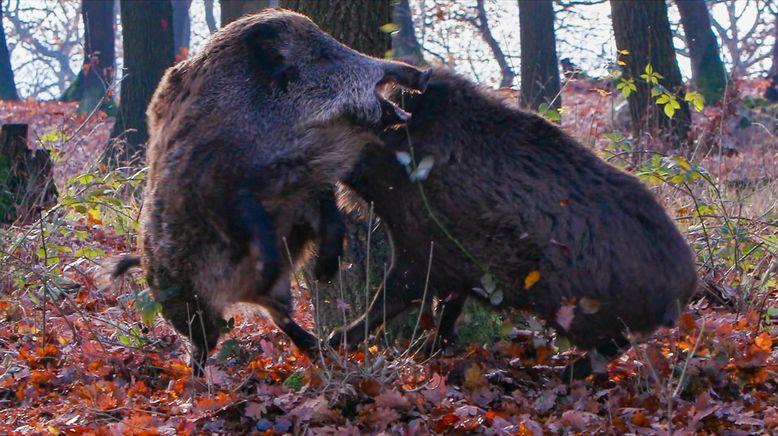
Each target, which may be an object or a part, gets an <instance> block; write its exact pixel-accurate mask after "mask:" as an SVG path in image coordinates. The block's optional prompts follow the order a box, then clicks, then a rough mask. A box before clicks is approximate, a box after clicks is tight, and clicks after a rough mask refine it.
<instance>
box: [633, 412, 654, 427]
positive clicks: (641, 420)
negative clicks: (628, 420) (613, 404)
mask: <svg viewBox="0 0 778 436" xmlns="http://www.w3.org/2000/svg"><path fill="white" fill-rule="evenodd" d="M632 423H633V424H635V425H637V426H640V427H650V426H651V422H650V421H649V420H648V418H646V415H645V414H644V413H643V412H637V413H635V414H634V415H632Z"/></svg>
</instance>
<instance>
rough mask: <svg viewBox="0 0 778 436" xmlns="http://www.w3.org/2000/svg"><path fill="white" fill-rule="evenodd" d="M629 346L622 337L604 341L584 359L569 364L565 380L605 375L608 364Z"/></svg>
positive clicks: (626, 340) (627, 341)
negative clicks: (591, 375) (590, 375)
mask: <svg viewBox="0 0 778 436" xmlns="http://www.w3.org/2000/svg"><path fill="white" fill-rule="evenodd" d="M630 345H631V344H630V342H629V340H628V339H627V338H625V337H623V336H620V337H618V338H612V339H606V340H604V341H603V342H602V343H600V345H597V346H596V347H594V349H593V350H591V351H589V352H588V353H586V355H585V356H584V357H582V358H580V359H578V360H576V361H575V362H573V363H571V364H569V365H568V366H567V368H565V379H570V378H573V379H582V378H585V377H587V376H588V375H589V374H592V373H594V374H607V371H608V366H607V365H608V363H610V361H612V360H613V359H615V358H617V357H619V356H620V355H621V354H622V353H624V352H625V351H626V350H627V349H629V347H630Z"/></svg>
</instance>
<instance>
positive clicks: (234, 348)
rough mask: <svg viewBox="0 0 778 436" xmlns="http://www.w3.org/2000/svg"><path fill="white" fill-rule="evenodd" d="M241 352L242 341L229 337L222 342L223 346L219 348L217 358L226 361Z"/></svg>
mask: <svg viewBox="0 0 778 436" xmlns="http://www.w3.org/2000/svg"><path fill="white" fill-rule="evenodd" d="M239 352H240V342H238V341H237V340H236V339H227V340H226V341H224V342H222V348H221V349H220V350H219V354H218V355H217V356H216V358H217V359H219V360H221V361H224V360H227V359H229V358H230V357H232V356H237V355H238V353H239Z"/></svg>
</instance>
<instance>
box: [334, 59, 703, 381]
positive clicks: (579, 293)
mask: <svg viewBox="0 0 778 436" xmlns="http://www.w3.org/2000/svg"><path fill="white" fill-rule="evenodd" d="M406 102H407V105H408V108H409V110H411V111H412V112H413V114H414V116H413V119H411V121H410V122H409V123H408V125H407V128H406V127H400V128H394V129H388V130H387V131H386V132H385V133H384V134H383V135H382V138H381V139H382V140H383V142H384V145H383V146H376V145H369V146H368V147H366V148H365V150H364V151H363V154H362V157H361V160H360V161H359V163H357V165H356V167H355V170H354V171H353V172H352V173H351V174H350V175H349V176H348V177H347V178H346V179H345V184H346V185H347V186H348V187H350V188H351V189H352V190H353V191H354V192H355V193H356V194H358V195H359V196H360V197H362V198H363V199H364V200H366V201H367V202H372V203H373V205H374V208H375V213H376V214H377V215H378V216H379V217H380V218H381V219H383V221H384V223H385V225H386V226H387V227H388V229H389V232H390V234H391V238H392V241H393V244H394V251H395V254H394V265H393V267H392V269H391V271H390V273H389V276H388V277H387V280H386V290H385V294H386V295H385V297H384V296H381V295H377V296H376V298H375V299H374V301H373V302H372V304H371V307H370V309H369V311H368V313H367V314H366V315H365V316H363V317H362V318H361V319H359V320H357V321H355V322H354V323H353V324H352V325H351V326H350V328H348V329H346V330H343V331H338V332H336V333H335V334H333V335H332V337H331V342H330V344H331V345H333V346H336V345H338V344H340V343H341V341H342V340H343V334H346V336H347V339H348V343H350V344H351V343H356V342H359V341H361V340H362V339H363V338H364V332H365V326H364V323H365V322H367V323H368V327H369V328H371V329H372V328H373V327H375V326H376V325H378V324H380V323H381V322H382V321H383V320H384V319H389V318H391V317H393V316H395V315H397V314H398V313H399V312H401V311H402V310H403V309H405V308H406V307H407V302H409V301H412V300H418V299H420V298H421V296H422V290H423V289H424V286H425V282H426V278H427V270H428V267H427V266H428V262H429V256H430V243H431V242H433V241H434V250H433V254H432V263H431V268H430V271H429V273H430V276H429V286H430V289H433V290H435V291H437V292H438V293H439V294H440V295H441V299H442V300H443V301H444V303H445V304H444V307H443V314H442V320H441V324H440V327H439V328H440V334H441V336H442V338H443V339H444V340H445V338H446V337H448V336H450V335H451V334H452V333H453V331H452V330H453V326H454V323H455V321H456V319H457V317H458V316H459V314H460V311H461V307H462V304H463V303H464V301H465V300H466V299H467V297H468V296H469V295H473V294H476V295H481V296H484V294H485V293H484V292H483V291H481V292H473V289H474V288H484V285H483V284H482V277H484V276H485V274H486V273H487V272H488V274H489V276H490V277H492V278H493V280H494V282H495V283H496V291H501V292H502V294H503V296H502V304H504V305H507V306H510V307H521V308H528V309H530V310H531V311H533V312H534V313H536V314H537V315H539V316H540V317H542V318H543V319H545V320H547V321H548V322H549V323H550V324H551V325H553V326H554V327H555V328H556V329H557V331H558V332H559V333H560V334H563V335H565V336H568V337H569V338H570V340H571V341H572V342H573V343H574V344H575V345H577V346H579V347H581V348H583V349H588V350H594V352H592V353H589V355H588V358H587V359H581V360H579V361H578V362H577V363H576V365H575V367H573V368H571V369H572V370H573V371H574V375H576V376H583V375H586V374H588V373H590V372H591V370H592V363H599V362H602V361H603V358H604V359H608V360H610V359H611V358H613V357H615V356H616V355H618V354H620V353H621V352H622V351H623V350H624V349H625V347H627V346H628V345H629V342H628V340H627V337H626V336H625V333H627V332H630V333H649V332H652V331H654V330H655V329H656V328H657V327H658V326H660V325H666V326H669V325H672V324H673V323H674V322H675V321H676V319H677V318H678V316H679V313H680V311H681V310H682V309H683V307H684V305H685V304H686V302H687V300H688V299H689V297H690V296H691V294H692V293H693V291H694V289H695V284H696V280H697V277H696V272H695V265H694V259H693V255H692V251H691V250H690V248H689V246H688V245H687V243H686V242H685V240H684V238H683V237H682V235H681V234H680V233H679V231H678V230H677V229H676V227H675V225H674V223H673V222H672V221H671V220H670V218H669V217H668V216H667V214H666V213H665V211H664V210H663V208H662V207H661V206H660V205H659V204H658V203H657V201H656V200H655V199H654V198H653V196H652V194H651V193H650V192H649V191H648V190H647V189H646V188H645V187H644V186H643V185H642V184H641V183H640V182H639V181H638V180H637V179H635V178H634V177H632V176H631V175H629V174H626V173H624V172H622V171H620V170H618V169H616V168H614V167H612V166H610V165H608V164H607V163H605V162H604V161H602V160H601V159H599V158H598V157H597V156H595V155H594V154H593V153H592V152H590V151H589V150H587V149H586V148H584V147H583V146H581V145H579V144H578V143H577V142H576V141H574V140H573V139H572V138H570V137H569V136H567V135H566V134H565V133H563V132H562V131H561V130H560V129H559V128H558V127H557V126H554V125H553V124H551V123H549V122H547V121H546V120H544V119H543V118H541V117H539V116H537V115H535V114H530V113H526V112H522V111H520V110H518V109H514V108H512V107H510V106H509V105H508V104H507V103H506V102H505V101H503V100H501V99H500V98H498V97H496V96H493V95H490V94H489V93H488V92H487V91H484V90H481V89H479V88H477V87H476V86H475V85H473V84H471V83H469V82H468V81H466V80H465V79H463V78H461V77H458V76H456V75H455V74H453V73H452V72H449V71H446V70H443V69H436V70H434V71H433V73H432V77H431V79H430V82H429V84H428V87H427V90H426V92H424V93H423V94H419V95H412V96H409V97H406ZM408 156H413V158H414V159H415V161H416V162H419V161H423V160H426V161H427V162H430V159H433V161H432V162H434V163H433V164H432V168H431V172H430V173H429V175H428V177H427V178H426V179H425V180H423V181H421V182H419V183H420V184H421V187H422V188H423V196H422V194H421V191H420V187H419V186H418V183H416V182H413V181H411V180H410V178H409V174H408V169H407V168H406V167H405V166H404V165H403V164H401V163H399V162H398V157H399V158H400V159H399V161H407V160H409V158H408ZM411 167H412V165H411ZM424 197H426V200H425V199H424ZM428 206H429V209H428ZM444 229H445V230H444ZM487 281H488V280H487ZM496 291H495V292H496ZM379 294H380V292H379ZM384 298H385V300H384ZM499 299H500V298H499V297H497V298H494V302H495V303H496V302H498V301H496V300H499ZM384 302H385V304H384ZM598 361H599V362H598Z"/></svg>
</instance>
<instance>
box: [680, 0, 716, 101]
mask: <svg viewBox="0 0 778 436" xmlns="http://www.w3.org/2000/svg"><path fill="white" fill-rule="evenodd" d="M675 3H676V5H678V11H679V12H680V13H681V24H682V25H683V30H684V33H685V34H686V46H687V47H689V57H690V59H691V64H692V77H693V80H694V84H695V86H696V87H697V90H698V91H699V92H700V93H702V95H703V96H704V97H705V101H706V102H708V103H709V104H713V103H716V102H717V101H719V100H720V99H721V97H722V96H723V95H724V90H725V88H726V86H727V72H726V70H725V69H724V63H723V62H722V61H721V54H720V50H719V43H718V41H717V40H716V35H715V34H714V33H713V28H712V27H711V22H710V14H709V12H708V7H707V6H706V5H705V0H677V1H676V2H675Z"/></svg>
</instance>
